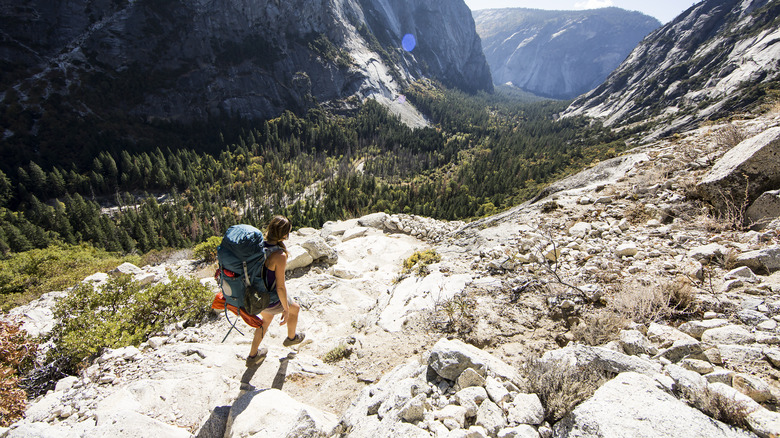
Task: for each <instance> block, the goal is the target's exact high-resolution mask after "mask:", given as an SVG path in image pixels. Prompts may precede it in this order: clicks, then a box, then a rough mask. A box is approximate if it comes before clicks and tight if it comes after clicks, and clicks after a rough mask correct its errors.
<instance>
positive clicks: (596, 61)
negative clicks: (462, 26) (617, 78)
mask: <svg viewBox="0 0 780 438" xmlns="http://www.w3.org/2000/svg"><path fill="white" fill-rule="evenodd" d="M472 14H473V15H474V18H475V21H476V23H477V33H479V34H480V37H481V39H482V46H483V48H484V50H485V56H486V57H487V59H488V64H489V65H490V67H491V73H492V75H493V80H494V83H496V84H504V83H512V84H513V85H514V86H516V87H518V88H521V89H523V90H525V91H529V92H531V93H534V94H537V95H540V96H545V97H552V98H556V99H571V98H574V97H576V96H579V95H580V94H583V93H585V92H587V91H590V90H591V89H593V88H595V87H596V86H598V85H599V84H601V83H602V82H603V81H604V79H606V78H607V76H608V75H609V74H610V73H611V72H612V70H614V69H615V68H616V67H617V66H618V65H620V63H621V62H622V61H623V60H624V59H625V57H626V56H627V55H628V54H629V53H630V52H631V50H632V49H633V48H634V47H635V46H636V44H637V43H638V42H639V41H641V40H642V38H644V37H645V36H646V35H647V34H648V33H650V31H652V30H654V29H656V28H658V27H659V26H660V24H661V23H660V22H658V20H656V19H654V18H652V17H649V16H647V15H644V14H642V13H639V12H630V11H625V10H623V9H619V8H614V7H613V8H602V9H593V10H586V11H548V10H540V9H524V8H504V9H484V10H477V11H474V12H473V13H472Z"/></svg>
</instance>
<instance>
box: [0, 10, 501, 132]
mask: <svg viewBox="0 0 780 438" xmlns="http://www.w3.org/2000/svg"><path fill="white" fill-rule="evenodd" d="M406 34H409V35H411V36H413V37H414V40H413V42H414V43H415V44H412V39H411V37H408V38H409V39H408V40H407V45H406V49H407V50H404V49H403V48H402V40H403V38H404V36H405V35H406ZM0 41H2V44H0V65H2V67H3V69H2V71H3V73H2V77H1V78H0V93H1V94H0V98H2V97H3V96H5V101H6V104H7V105H9V106H13V105H14V104H18V105H19V107H14V108H18V109H21V110H26V111H29V112H30V117H29V118H31V119H32V120H25V121H24V122H23V123H18V124H15V125H14V126H8V125H6V126H0V128H4V129H3V130H4V131H5V137H6V138H8V137H10V136H13V135H15V134H16V133H17V131H19V130H20V129H21V128H25V129H28V128H29V129H31V130H34V125H35V123H36V121H37V120H39V119H40V118H41V117H43V114H44V113H46V112H47V111H48V109H47V108H46V106H47V104H48V105H49V106H51V105H55V106H58V107H59V106H65V107H67V109H69V110H71V111H73V112H75V113H76V114H79V115H81V116H87V115H90V114H94V115H100V117H103V118H105V117H107V115H108V114H115V113H121V114H122V115H131V116H135V117H140V118H141V119H145V120H153V119H162V120H183V121H196V120H203V119H205V118H207V117H208V116H211V115H215V114H221V113H224V114H234V115H240V116H242V117H245V118H268V117H274V116H277V115H279V114H280V113H281V112H282V111H284V110H286V109H292V110H298V109H306V108H307V107H308V106H311V104H312V102H314V101H317V102H320V103H322V102H328V101H332V100H337V99H345V98H349V97H350V96H356V97H358V98H364V97H367V96H377V97H381V98H384V99H385V101H387V102H392V101H393V100H394V99H395V98H396V97H397V95H398V93H399V90H401V86H402V85H403V84H404V83H407V82H409V81H413V80H416V79H418V78H422V77H427V78H433V79H437V80H439V81H441V82H442V83H444V84H445V85H447V86H450V87H455V88H460V89H462V90H465V91H469V92H473V91H477V90H492V82H491V79H490V71H489V68H488V66H487V64H486V62H485V58H484V55H483V53H482V48H481V46H480V42H479V37H478V36H477V34H476V31H475V28H474V21H473V19H472V17H471V14H470V11H469V9H468V7H467V6H466V5H465V3H464V2H463V1H462V0H458V1H447V2H429V1H425V0H398V1H393V2H387V1H385V0H286V1H281V2H280V1H276V0H255V1H244V2H236V1H230V0H214V1H202V0H196V1H189V0H188V1H184V0H135V1H128V0H73V1H68V2H51V1H44V0H30V1H25V2H21V3H20V2H18V1H17V0H0ZM11 90H13V91H11ZM0 100H2V99H0ZM49 109H50V108H49ZM3 130H0V132H3Z"/></svg>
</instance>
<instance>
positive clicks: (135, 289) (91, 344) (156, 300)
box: [48, 275, 213, 372]
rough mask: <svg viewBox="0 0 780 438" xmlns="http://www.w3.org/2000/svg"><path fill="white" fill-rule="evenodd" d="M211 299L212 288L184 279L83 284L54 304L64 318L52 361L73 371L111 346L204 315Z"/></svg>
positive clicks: (56, 313)
mask: <svg viewBox="0 0 780 438" xmlns="http://www.w3.org/2000/svg"><path fill="white" fill-rule="evenodd" d="M212 298H213V293H212V291H211V290H210V289H209V288H208V287H206V286H203V285H202V284H200V282H199V281H198V280H196V279H187V278H182V277H174V278H172V280H171V282H170V283H169V284H162V283H158V284H155V285H154V286H151V287H148V288H145V289H144V288H142V286H141V285H139V284H138V283H135V282H133V281H132V277H130V276H128V275H119V276H117V277H115V278H112V279H110V280H109V281H108V283H106V284H105V285H104V286H103V287H101V288H99V289H93V288H92V286H90V285H86V284H81V285H79V286H78V287H76V288H75V289H74V290H73V291H71V293H70V294H68V296H67V297H65V298H63V299H62V300H60V302H58V303H57V305H56V306H55V310H54V317H55V319H56V320H57V321H59V322H58V323H57V325H56V326H55V328H54V330H52V332H51V335H50V338H51V339H52V340H53V341H54V343H55V345H56V348H54V349H52V350H51V353H50V357H49V358H48V359H49V360H50V361H56V360H61V361H62V363H64V364H65V367H66V368H67V370H66V371H69V372H73V371H74V370H75V369H76V368H77V366H78V365H79V364H80V363H82V362H84V361H86V360H89V359H91V358H93V357H95V356H97V355H99V354H100V352H101V351H102V350H103V349H104V348H106V347H108V348H121V347H126V346H129V345H138V344H140V343H141V342H143V341H145V340H146V339H148V337H149V336H150V335H151V334H153V333H156V332H159V331H160V330H161V329H162V328H163V327H164V326H165V325H167V324H170V323H174V322H178V321H182V320H193V319H200V318H202V317H203V316H205V314H206V313H207V312H208V309H209V304H210V303H211V299H212Z"/></svg>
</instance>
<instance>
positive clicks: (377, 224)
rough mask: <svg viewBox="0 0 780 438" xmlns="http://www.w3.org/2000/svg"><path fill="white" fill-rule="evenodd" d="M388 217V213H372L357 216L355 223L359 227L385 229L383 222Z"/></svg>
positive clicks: (384, 222)
mask: <svg viewBox="0 0 780 438" xmlns="http://www.w3.org/2000/svg"><path fill="white" fill-rule="evenodd" d="M389 219H390V215H388V214H387V213H373V214H368V215H365V216H363V217H361V218H359V219H358V221H357V223H358V225H360V226H361V227H370V228H376V229H378V230H382V231H384V230H386V229H387V226H386V225H385V224H386V223H387V221H388V220H389Z"/></svg>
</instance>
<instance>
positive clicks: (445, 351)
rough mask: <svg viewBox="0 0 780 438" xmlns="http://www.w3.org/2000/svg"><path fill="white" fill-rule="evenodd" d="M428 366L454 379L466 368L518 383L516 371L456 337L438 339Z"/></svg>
mask: <svg viewBox="0 0 780 438" xmlns="http://www.w3.org/2000/svg"><path fill="white" fill-rule="evenodd" d="M428 368H429V369H430V371H432V372H435V373H436V374H437V375H439V376H441V377H442V378H444V379H447V380H452V381H455V380H456V379H457V378H458V376H460V374H461V373H462V372H463V371H464V370H465V369H466V368H472V369H474V370H475V371H476V372H477V373H479V374H480V375H483V376H496V377H500V378H502V379H503V380H508V381H510V382H512V383H514V384H515V385H517V384H520V383H521V382H522V380H521V379H520V377H519V375H518V374H517V371H516V370H515V369H514V368H513V367H511V366H509V365H507V364H506V363H504V362H502V361H501V360H499V359H497V358H495V357H494V356H492V355H490V353H487V352H485V351H483V350H480V349H479V348H477V347H475V346H473V345H469V344H466V343H465V342H463V341H459V340H457V339H453V340H449V339H446V338H442V339H440V340H439V341H438V342H436V344H435V345H434V346H433V348H432V349H431V353H430V355H429V356H428Z"/></svg>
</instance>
